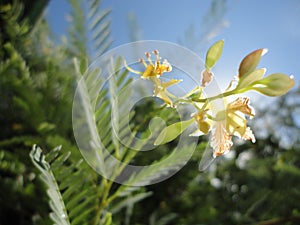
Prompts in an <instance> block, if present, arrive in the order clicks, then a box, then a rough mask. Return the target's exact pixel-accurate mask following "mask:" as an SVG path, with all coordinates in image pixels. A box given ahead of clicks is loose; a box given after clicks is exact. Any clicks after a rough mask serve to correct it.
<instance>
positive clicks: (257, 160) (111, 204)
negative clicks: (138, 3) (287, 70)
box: [0, 0, 300, 225]
mask: <svg viewBox="0 0 300 225" xmlns="http://www.w3.org/2000/svg"><path fill="white" fill-rule="evenodd" d="M11 2H13V1H1V3H0V24H1V25H0V45H1V47H2V48H0V90H1V93H0V99H1V101H0V124H1V130H0V137H1V138H0V183H1V185H0V192H1V194H0V224H16V225H18V224H29V225H30V224H46V225H48V224H53V222H55V223H56V224H105V225H112V224H125V225H138V224H139V225H141V224H151V225H168V224H169V225H170V224H172V225H176V224H187V225H189V224H299V220H300V219H299V217H300V214H299V212H300V208H299V204H298V201H297V200H298V199H300V194H299V188H300V187H299V182H298V181H299V179H300V177H299V176H300V169H299V168H300V166H299V165H300V154H299V146H300V144H299V138H298V137H299V133H300V132H299V126H297V124H298V121H297V115H298V114H296V115H295V113H297V112H298V110H299V102H297V99H299V90H296V91H294V92H292V93H291V94H288V95H287V96H285V97H282V98H280V99H279V100H278V101H276V104H273V105H272V106H273V107H270V108H268V110H265V111H262V112H261V114H266V115H267V118H268V119H272V118H273V120H271V122H270V124H271V125H272V126H268V127H270V130H267V131H266V132H267V135H266V136H265V137H258V138H257V143H256V144H255V145H253V144H249V143H248V144H242V145H240V146H238V147H237V148H236V149H235V155H234V156H233V157H232V158H229V159H221V160H220V161H219V162H217V163H216V165H217V166H216V167H215V164H214V165H213V166H212V167H211V168H210V170H209V171H207V172H204V173H199V172H198V163H199V159H201V156H202V150H203V149H204V148H205V147H206V142H205V141H204V140H203V139H201V140H200V141H201V143H202V144H200V145H198V147H197V150H196V151H195V153H194V155H193V157H192V159H191V160H190V162H189V163H188V164H187V165H186V166H185V167H184V168H183V169H182V170H181V171H180V172H179V173H178V174H176V175H175V176H173V177H171V178H170V179H168V180H166V181H164V182H162V183H158V184H155V185H151V186H147V187H144V188H141V187H139V186H129V185H142V184H143V185H144V184H149V183H150V182H152V181H156V180H158V179H160V178H161V177H162V176H163V175H164V174H165V173H168V172H172V171H174V170H175V169H177V168H178V167H180V166H182V161H185V160H184V159H186V158H188V157H189V156H190V154H191V149H192V146H184V148H182V149H175V150H174V151H172V152H170V149H174V146H176V145H177V144H178V140H177V139H174V140H173V141H172V142H170V143H168V144H165V145H162V146H160V147H158V148H157V150H156V151H151V152H140V153H137V152H136V151H132V150H130V149H129V148H127V147H124V146H123V145H122V144H121V143H120V142H119V140H118V137H126V136H127V134H128V133H127V130H124V129H123V125H124V121H123V120H122V116H118V115H117V112H114V111H113V108H115V107H112V106H116V105H117V106H118V107H120V108H121V107H122V105H121V104H120V102H118V100H122V101H124V102H126V101H125V98H126V95H127V94H129V92H128V93H127V92H124V90H125V89H126V87H128V85H130V82H131V81H130V79H128V78H127V77H128V74H127V72H126V71H115V73H114V76H113V77H112V78H111V79H110V80H109V83H108V84H107V86H105V87H107V88H104V89H103V90H102V92H101V93H97V94H99V96H98V98H96V99H97V101H95V102H91V104H95V105H97V106H98V107H97V108H96V111H95V112H94V113H93V114H92V115H91V116H92V117H93V118H96V119H95V122H96V124H95V126H96V128H97V133H98V134H99V136H100V137H101V140H102V141H103V144H104V147H105V148H106V149H107V150H108V151H109V153H110V154H114V155H115V156H117V157H119V158H120V159H122V160H124V161H125V162H131V163H135V164H140V165H146V164H147V165H149V164H156V165H157V166H156V167H145V168H144V169H142V170H141V171H139V173H135V174H131V176H129V177H128V179H127V184H128V186H126V185H118V184H114V183H113V182H112V181H110V180H106V179H103V178H102V177H100V176H99V175H98V174H97V173H96V172H95V171H94V170H92V169H91V168H90V167H89V166H88V165H87V164H86V163H85V161H83V160H82V156H81V155H80V152H79V151H78V149H77V148H76V147H75V142H74V139H73V132H72V129H71V122H72V121H71V112H72V100H73V94H74V86H75V80H76V79H77V78H78V77H81V76H82V75H81V74H83V73H84V72H85V71H86V69H87V65H88V63H89V62H91V61H92V59H93V58H94V57H95V56H98V55H101V54H102V53H103V52H105V50H107V49H108V46H109V45H110V43H111V38H110V29H109V27H110V21H109V19H108V17H109V14H110V9H107V10H103V9H101V7H100V1H98V0H90V1H87V2H85V1H75V0H70V1H69V2H70V4H71V6H72V13H71V16H72V18H73V20H72V23H71V28H70V31H69V32H70V33H69V35H70V43H69V45H67V46H64V45H63V43H62V44H55V43H57V41H53V40H51V39H50V38H49V37H50V36H51V33H50V31H49V28H48V26H47V23H46V22H45V21H44V20H43V19H41V18H40V15H42V12H43V10H44V7H45V5H46V4H47V2H48V1H46V0H45V1H25V0H24V1H21V0H20V1H15V3H14V4H12V3H11ZM213 3H214V4H216V1H213ZM212 9H213V8H212ZM210 18H212V17H210ZM90 34H91V39H89V36H90ZM218 49H219V50H220V46H219V48H218ZM219 50H218V51H214V52H215V53H214V54H213V56H212V57H209V58H210V59H212V60H211V61H210V63H209V66H210V68H211V67H212V66H213V65H214V63H215V62H216V61H217V60H218V57H219V56H218V55H219V53H220V51H219ZM218 52H219V53H218ZM216 53H217V54H216ZM259 53H260V54H259V56H255V57H254V58H253V59H249V57H248V58H247V60H246V61H248V62H250V63H248V62H247V63H246V61H244V63H241V64H242V65H241V66H240V67H241V68H240V70H241V71H242V72H240V75H242V76H241V77H240V80H239V84H238V86H237V87H238V88H240V89H242V88H245V87H246V86H249V85H250V86H251V85H253V84H254V81H255V82H256V81H259V82H262V83H260V84H263V85H266V86H268V87H269V89H270V88H271V92H272V93H273V95H274V90H273V89H272V87H273V86H274V85H273V84H274V83H275V84H276V86H277V85H278V83H284V82H291V80H290V79H289V80H285V78H286V77H284V78H283V79H281V76H280V75H279V76H278V75H276V76H275V78H276V79H273V78H274V75H273V76H272V77H271V78H272V79H270V77H266V78H264V79H262V76H263V75H264V74H263V72H264V71H263V70H255V68H256V67H257V64H258V62H259V59H260V56H261V52H259ZM73 57H77V58H78V60H77V61H78V62H79V63H76V64H75V65H76V66H75V68H74V64H73V63H72V60H71V59H72V58H73ZM258 58H259V59H258ZM75 61H76V60H75ZM119 64H120V61H116V62H112V64H111V65H112V69H116V68H118V65H119ZM245 71H246V72H245ZM99 72H100V71H98V70H94V71H91V73H90V74H89V76H88V77H87V80H86V82H87V83H93V84H94V83H95V80H97V79H95V76H97V75H98V74H99ZM278 77H279V79H277V78H278ZM250 78H251V79H250ZM253 80H254V81H253ZM101 82H102V81H101V80H99V83H96V84H95V85H94V87H95V89H91V90H89V92H88V93H89V94H90V95H92V96H93V95H94V94H95V90H97V88H99V85H100V86H101V85H102V84H103V83H101ZM259 82H258V83H259ZM258 83H257V84H258ZM259 87H260V86H256V88H259ZM269 89H266V88H265V89H264V90H266V91H269V92H268V93H270V90H269ZM275 91H276V93H275V94H276V95H277V93H278V90H277V89H276V90H275ZM279 91H281V92H280V94H282V91H285V90H279ZM120 92H121V93H123V94H124V95H123V96H118V93H120ZM272 93H271V94H272ZM119 97H121V98H120V99H118V98H119ZM122 101H121V102H122ZM157 105H159V104H157V100H155V101H153V100H149V101H147V102H143V103H142V104H141V105H137V106H135V108H134V111H135V113H131V114H130V116H129V118H130V128H131V129H132V131H133V134H134V135H136V137H141V138H145V137H149V135H150V134H151V132H153V131H156V130H155V129H154V128H155V126H154V125H156V123H155V122H159V121H153V120H151V119H152V118H153V117H154V116H155V115H159V116H160V117H162V118H163V119H165V120H166V121H168V122H170V124H172V123H174V122H176V121H178V118H177V116H178V115H174V113H173V111H172V109H170V108H162V107H160V106H159V107H158V106H157ZM125 106H126V105H125ZM118 107H117V108H118ZM112 114H113V115H114V116H115V117H116V118H117V119H118V120H119V123H115V124H114V121H111V120H110V117H111V115H112ZM274 121H275V122H274ZM122 122H123V123H122ZM118 124H119V126H118ZM170 124H169V123H168V124H167V125H170ZM265 124H266V116H264V118H263V119H262V120H261V121H259V120H258V122H257V125H255V124H254V127H255V126H257V127H258V128H257V129H256V130H257V131H258V130H261V127H262V126H263V127H267V125H265ZM171 126H172V125H171ZM159 128H160V127H159V126H158V127H157V130H159ZM114 129H115V130H114ZM272 129H273V130H272ZM282 130H283V131H284V132H285V133H286V134H288V135H284V134H282V133H278V132H279V131H282ZM116 131H117V132H116ZM175 133H176V132H175ZM175 136H176V135H175ZM124 140H126V141H128V143H130V142H131V141H132V139H130V138H127V139H124ZM284 140H287V141H286V142H285V143H289V145H288V146H286V145H284V144H283V141H284ZM200 141H199V143H200ZM34 143H36V144H38V145H39V146H42V148H43V149H44V150H43V151H42V150H41V149H40V148H39V147H36V146H35V147H34V148H33V149H32V152H31V158H32V160H33V162H34V165H35V166H36V168H33V164H32V163H31V162H30V160H29V157H28V154H29V150H30V149H31V147H32V145H33V144H34ZM58 145H62V146H63V147H62V148H60V147H57V148H54V147H55V146H58ZM139 145H140V143H138V146H139ZM52 148H54V149H52ZM51 149H52V150H51ZM125 153H127V154H125ZM104 161H105V164H104V166H105V167H106V168H107V169H111V170H113V169H115V171H117V172H116V175H115V176H117V175H119V174H121V173H122V171H123V169H124V168H122V167H118V166H116V165H112V167H110V166H111V165H110V164H109V161H106V160H104ZM38 173H40V174H41V177H42V179H43V181H44V183H42V182H41V181H40V180H39V179H37V174H38ZM45 188H46V189H47V190H48V191H46V190H45ZM46 193H47V194H48V196H47V195H46ZM48 201H49V202H50V204H49V206H48V205H47V202H48ZM49 207H50V208H49ZM49 213H50V217H49V216H48V214H49ZM50 218H51V219H50ZM51 220H52V221H51Z"/></svg>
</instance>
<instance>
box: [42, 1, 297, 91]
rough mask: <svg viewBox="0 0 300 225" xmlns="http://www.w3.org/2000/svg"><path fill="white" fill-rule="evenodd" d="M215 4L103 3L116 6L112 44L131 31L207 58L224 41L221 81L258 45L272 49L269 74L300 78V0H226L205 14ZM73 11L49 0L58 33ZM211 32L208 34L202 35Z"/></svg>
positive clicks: (265, 62) (49, 11)
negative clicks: (189, 38) (131, 22)
mask: <svg viewBox="0 0 300 225" xmlns="http://www.w3.org/2000/svg"><path fill="white" fill-rule="evenodd" d="M211 2H212V1H210V0H186V1H174V0H163V1H162V0H151V1H140V0H126V1H122V0H103V2H102V7H103V8H107V7H108V8H111V9H112V13H111V15H110V18H111V21H112V26H111V29H112V38H113V39H114V43H113V46H112V47H116V46H118V45H120V44H125V43H128V42H130V41H131V40H132V39H131V38H130V35H132V34H134V35H135V36H136V37H137V38H141V39H147V40H149V39H151V40H165V41H170V42H175V43H181V44H184V45H185V46H187V47H188V48H190V49H191V50H193V51H195V52H196V53H197V54H199V55H200V56H202V58H204V55H205V52H206V50H207V49H208V47H209V46H210V45H211V44H212V43H213V42H214V41H217V40H219V39H224V40H225V46H224V50H223V55H222V58H221V59H220V61H219V62H218V64H217V66H216V68H215V70H214V72H215V75H216V78H217V79H218V81H219V82H221V83H223V82H224V83H225V82H226V83H227V81H229V80H230V79H231V77H232V76H234V75H236V71H237V69H238V65H239V63H240V61H241V59H242V58H243V57H244V56H245V55H247V54H248V53H250V52H251V51H253V50H255V49H258V48H268V50H269V52H268V54H266V55H265V56H264V57H263V59H262V60H261V63H260V66H261V67H266V68H267V69H268V72H267V73H268V74H270V73H275V72H282V73H286V74H289V75H290V74H293V75H294V76H295V78H296V80H297V82H299V80H300V60H299V59H300V1H299V0H285V1H282V0H264V1H261V0H251V1H250V0H227V1H224V4H218V5H217V7H216V11H215V15H214V16H207V15H210V14H209V10H210V7H211ZM219 2H221V1H219ZM69 10H70V9H69V5H68V3H67V1H66V0H51V1H50V4H49V7H48V9H47V12H46V16H47V19H48V20H49V22H50V26H51V27H52V29H53V31H54V32H55V33H56V34H58V35H59V36H61V35H65V34H66V28H67V26H68V23H67V21H66V17H67V14H68V12H69ZM130 15H131V17H132V16H134V18H135V19H134V21H135V23H136V28H138V29H136V30H135V32H134V33H132V30H130V29H129V20H128V18H129V17H130ZM188 30H190V31H191V33H192V34H194V35H193V37H194V38H193V40H192V41H190V42H188V41H187V40H186V39H185V38H184V37H185V35H186V34H187V33H188ZM207 31H209V32H210V35H208V36H206V38H203V35H202V34H203V33H207ZM201 35H202V36H201ZM201 37H202V38H201ZM296 86H298V83H297V84H296Z"/></svg>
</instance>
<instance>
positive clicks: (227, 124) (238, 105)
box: [210, 97, 255, 157]
mask: <svg viewBox="0 0 300 225" xmlns="http://www.w3.org/2000/svg"><path fill="white" fill-rule="evenodd" d="M246 115H247V116H250V117H253V116H254V115H255V112H254V108H253V107H251V106H250V99H249V98H248V97H239V98H237V99H236V100H234V101H233V102H231V103H229V104H228V105H227V107H226V110H224V111H221V112H218V113H217V115H216V121H214V123H213V124H212V128H211V142H210V145H211V147H212V148H213V154H214V157H216V156H221V155H223V154H225V153H226V152H228V151H229V150H230V148H231V147H232V140H231V139H232V136H233V135H234V136H237V137H240V138H242V139H244V140H251V141H252V142H253V143H254V142H255V136H254V134H253V132H252V130H251V129H250V127H247V121H246Z"/></svg>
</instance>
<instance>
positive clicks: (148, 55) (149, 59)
mask: <svg viewBox="0 0 300 225" xmlns="http://www.w3.org/2000/svg"><path fill="white" fill-rule="evenodd" d="M145 56H146V58H147V60H148V62H149V64H150V65H153V62H152V60H151V54H150V53H149V52H145ZM153 66H154V65H153Z"/></svg>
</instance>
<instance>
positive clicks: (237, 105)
mask: <svg viewBox="0 0 300 225" xmlns="http://www.w3.org/2000/svg"><path fill="white" fill-rule="evenodd" d="M223 45H224V41H223V40H220V41H218V42H216V43H215V44H213V45H212V46H211V47H210V48H209V50H208V52H207V54H206V59H205V69H204V70H203V71H202V72H201V87H200V86H197V87H195V88H194V89H193V90H192V91H191V92H189V93H188V94H187V95H185V96H183V97H176V96H174V95H172V94H171V93H169V92H168V91H167V88H168V87H170V86H171V85H174V84H177V83H178V82H180V81H181V80H176V79H171V80H170V81H168V82H164V81H161V79H160V77H161V76H162V75H163V73H166V72H171V71H172V66H171V64H170V63H169V62H168V61H167V60H166V59H165V60H164V61H162V62H161V58H160V57H159V52H158V51H157V50H155V51H153V53H154V55H155V56H156V60H155V61H154V62H153V61H152V60H151V55H150V54H149V53H148V52H147V53H146V54H145V55H146V59H147V61H145V60H144V59H141V60H140V62H141V63H142V64H143V65H144V66H145V70H144V71H136V70H134V69H132V68H130V67H129V66H128V65H127V64H126V62H125V67H126V68H127V70H128V71H130V72H132V73H135V74H139V75H141V78H142V79H148V80H150V81H152V82H153V83H154V92H153V94H154V96H156V97H159V98H161V99H162V100H163V101H164V102H165V104H166V105H168V106H170V107H176V105H177V104H191V105H192V106H194V107H195V110H196V112H195V113H193V114H192V116H191V119H190V120H187V121H180V122H178V123H175V124H172V125H170V126H168V127H166V128H165V129H164V130H163V131H162V132H161V133H160V135H159V137H158V138H157V140H156V141H155V144H156V145H159V144H164V143H167V142H169V141H171V140H173V139H175V138H176V137H177V136H178V135H180V134H181V133H182V132H183V131H184V130H185V129H186V128H187V127H189V126H190V125H191V124H193V123H195V124H196V125H197V129H196V130H195V131H194V132H193V133H192V134H190V135H191V136H199V135H202V134H208V133H211V140H210V145H211V147H212V149H213V156H214V157H217V156H221V155H223V154H225V153H226V152H228V151H229V150H230V149H231V147H232V145H233V143H232V136H237V137H239V138H242V139H244V140H251V141H252V142H255V136H254V134H253V132H252V130H251V128H250V127H248V126H247V118H253V117H254V116H255V110H254V108H253V107H252V106H250V98H249V97H245V96H240V94H242V93H244V92H247V91H257V92H259V93H261V94H264V95H267V96H280V95H283V94H285V93H286V92H288V91H289V90H290V89H291V88H292V87H293V86H294V79H293V77H292V76H287V75H285V74H281V73H275V74H271V75H269V76H266V77H264V75H265V73H266V69H265V68H260V69H257V66H258V64H259V61H260V59H261V57H262V56H263V55H264V54H265V53H266V52H267V50H266V49H258V50H256V51H253V52H251V53H250V54H248V55H247V56H246V57H245V58H244V59H243V60H242V61H241V63H240V65H239V69H238V74H237V76H235V77H234V79H233V80H232V81H231V82H230V84H229V86H228V88H227V89H226V90H225V91H224V93H222V94H218V95H216V96H213V97H208V98H207V97H205V96H204V94H203V93H202V88H203V87H206V86H207V85H209V83H210V82H211V80H212V79H213V78H214V74H213V72H212V71H211V69H212V68H213V67H214V66H215V64H216V62H217V61H218V60H219V58H220V56H221V54H222V50H223ZM218 99H221V100H222V102H223V103H224V109H222V110H219V111H217V112H214V110H213V107H212V103H213V101H215V100H218ZM230 99H234V100H230ZM178 126H180V127H181V129H177V130H176V129H174V128H175V127H178Z"/></svg>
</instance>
